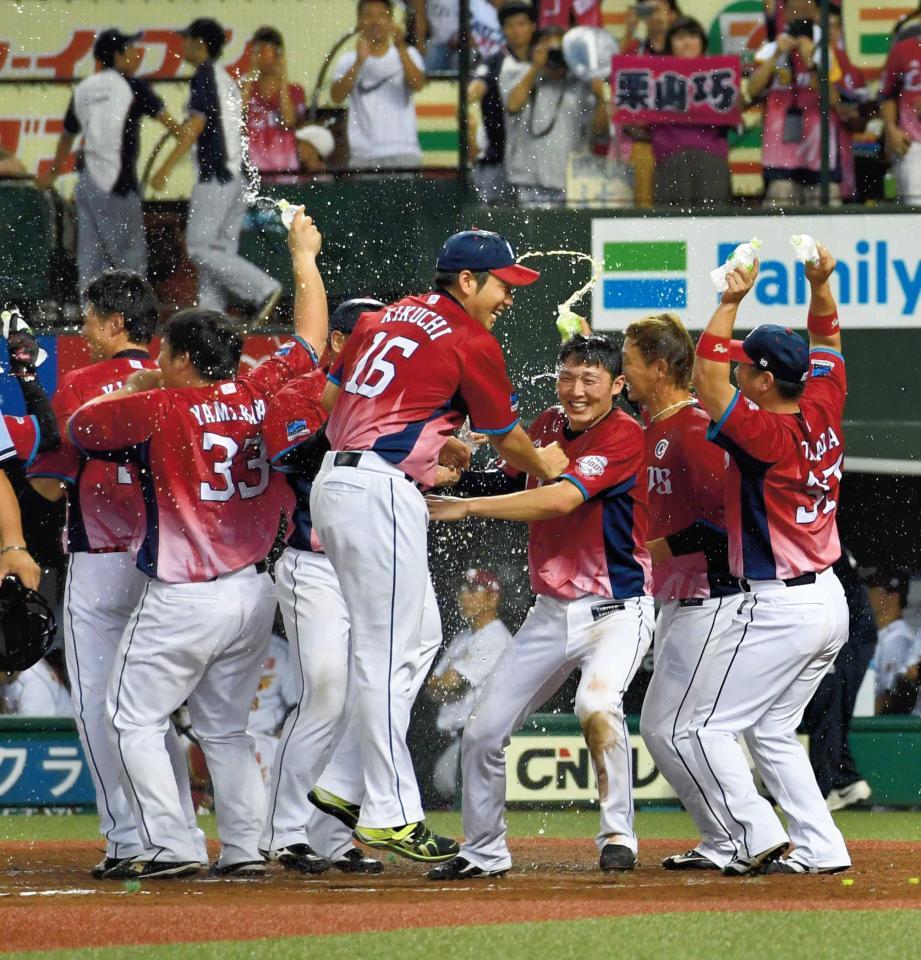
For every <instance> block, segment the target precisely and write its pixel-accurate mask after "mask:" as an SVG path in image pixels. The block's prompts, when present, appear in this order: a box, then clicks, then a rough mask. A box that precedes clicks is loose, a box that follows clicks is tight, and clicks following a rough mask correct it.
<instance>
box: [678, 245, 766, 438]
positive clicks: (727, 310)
mask: <svg viewBox="0 0 921 960" xmlns="http://www.w3.org/2000/svg"><path fill="white" fill-rule="evenodd" d="M757 276H758V261H757V260H756V261H755V263H754V265H753V267H752V268H751V270H749V269H748V268H747V267H739V268H737V269H735V270H731V271H730V272H729V273H728V274H726V283H727V284H728V285H727V287H726V290H725V291H724V292H723V295H722V297H721V298H720V304H719V306H718V307H717V308H716V312H715V313H714V314H713V316H712V317H711V318H710V322H709V323H708V324H707V329H706V330H704V332H703V333H702V334H701V335H700V340H698V342H697V352H696V356H695V358H694V389H695V390H696V391H697V396H698V397H699V398H700V402H701V403H702V404H703V406H704V409H705V410H706V411H707V413H709V414H710V419H711V420H713V421H718V420H719V419H720V417H722V415H723V414H724V413H725V412H726V409H727V408H728V406H729V404H730V403H732V399H733V397H734V396H735V395H736V392H737V391H736V388H735V386H733V383H732V381H731V380H730V378H729V361H730V359H731V357H730V350H731V345H730V342H731V340H732V330H733V327H734V326H735V322H736V314H737V313H738V312H739V304H740V303H741V302H742V300H743V299H744V297H745V294H747V293H748V291H749V290H751V288H752V287H753V286H754V284H755V277H757Z"/></svg>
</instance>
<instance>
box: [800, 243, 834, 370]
mask: <svg viewBox="0 0 921 960" xmlns="http://www.w3.org/2000/svg"><path fill="white" fill-rule="evenodd" d="M816 247H817V248H818V251H819V262H818V263H811V262H810V263H807V264H806V279H807V280H808V281H809V287H810V290H811V296H810V299H809V320H808V324H807V325H808V328H809V346H810V347H828V348H829V349H831V350H837V351H838V352H839V353H840V352H841V327H840V326H839V323H838V304H837V303H836V302H835V298H834V295H833V294H832V292H831V284H830V283H829V282H828V281H829V280H830V278H831V275H832V274H833V273H834V272H835V266H836V265H837V263H836V261H835V258H834V257H833V256H832V255H831V254H830V253H829V252H828V250H826V248H825V247H823V246H822V245H821V244H820V243H818V244H816Z"/></svg>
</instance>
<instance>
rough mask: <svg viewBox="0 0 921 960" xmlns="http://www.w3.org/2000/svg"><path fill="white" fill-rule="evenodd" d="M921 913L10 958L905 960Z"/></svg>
mask: <svg viewBox="0 0 921 960" xmlns="http://www.w3.org/2000/svg"><path fill="white" fill-rule="evenodd" d="M919 942H921V911H911V910H891V911H885V912H877V911H870V910H849V911H842V910H817V911H813V912H810V913H753V914H747V913H729V914H721V913H697V914H693V913H691V914H688V913H684V914H658V915H646V916H633V917H616V918H600V919H595V920H575V921H564V922H555V923H510V924H503V925H501V926H499V925H496V926H485V927H447V928H446V927H440V928H431V929H420V930H400V931H395V932H391V933H358V934H350V935H346V936H342V935H337V936H323V937H309V938H305V937H292V938H285V939H278V940H255V941H242V942H241V941H236V942H222V943H194V944H170V945H169V946H162V947H134V948H130V947H108V948H103V949H100V948H95V949H87V950H59V951H53V952H44V953H34V952H32V953H10V954H3V955H2V956H3V957H4V960H7V958H8V960H17V958H19V960H26V958H38V957H41V958H42V960H65V958H66V960H121V958H123V957H128V958H130V960H192V958H195V960H277V958H279V957H283V958H285V960H288V958H292V957H310V958H322V960H364V958H368V960H415V958H420V960H430V958H431V957H432V956H434V955H439V956H444V957H450V958H451V960H491V958H500V960H544V958H546V960H571V958H578V960H592V958H595V957H597V958H604V960H696V958H700V960H714V958H717V957H719V958H727V960H735V958H737V957H753V956H757V957H758V958H759V960H791V958H797V957H808V958H809V960H824V958H830V960H831V958H834V960H840V958H842V957H846V958H847V960H863V958H867V960H889V958H893V960H896V958H897V960H903V958H906V957H913V956H917V953H918V943H919Z"/></svg>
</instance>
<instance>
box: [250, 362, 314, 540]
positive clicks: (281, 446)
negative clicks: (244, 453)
mask: <svg viewBox="0 0 921 960" xmlns="http://www.w3.org/2000/svg"><path fill="white" fill-rule="evenodd" d="M325 386H326V371H325V370H313V371H312V372H311V373H307V374H305V375H304V376H302V377H295V378H294V380H292V381H291V382H290V383H289V384H287V385H286V386H285V387H283V388H282V389H281V390H280V391H279V392H278V393H277V394H276V395H275V397H274V398H273V399H272V402H271V403H270V404H269V410H268V413H266V416H265V423H264V424H263V425H262V435H263V436H264V437H265V452H266V456H267V457H268V458H269V463H271V464H272V465H273V466H274V467H275V468H276V469H277V470H281V471H282V473H284V476H285V479H286V480H287V482H288V484H289V486H290V487H291V490H292V491H293V493H294V498H295V504H294V516H293V517H292V522H291V532H290V534H289V536H288V545H289V546H291V547H294V548H295V549H296V550H312V551H313V552H315V553H321V552H322V550H323V548H322V547H321V546H320V540H319V538H318V537H317V535H316V533H315V532H314V529H313V522H312V521H311V519H310V491H311V489H312V487H313V478H312V477H309V478H308V477H303V476H301V475H300V474H298V473H287V472H286V471H285V467H284V464H282V463H281V460H282V458H283V457H284V456H285V454H287V453H290V452H291V451H292V450H293V449H294V448H295V447H298V446H300V445H301V444H302V443H303V442H304V441H305V440H309V439H310V437H312V436H313V435H314V434H315V433H316V432H317V430H319V429H320V427H322V426H323V424H324V423H326V420H327V418H328V414H327V412H326V407H324V406H323V403H322V400H321V397H322V396H323V389H324V388H325Z"/></svg>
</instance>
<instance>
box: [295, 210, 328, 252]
mask: <svg viewBox="0 0 921 960" xmlns="http://www.w3.org/2000/svg"><path fill="white" fill-rule="evenodd" d="M322 246H323V237H322V236H321V234H320V231H319V230H318V229H317V225H316V224H315V223H314V222H313V218H312V217H308V216H307V214H306V213H304V208H303V206H300V207H298V208H297V211H296V212H295V214H294V219H293V220H292V221H291V229H290V230H288V248H289V249H290V250H291V254H292V256H297V255H298V254H307V255H308V256H311V257H315V256H317V254H319V252H320V247H322Z"/></svg>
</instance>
